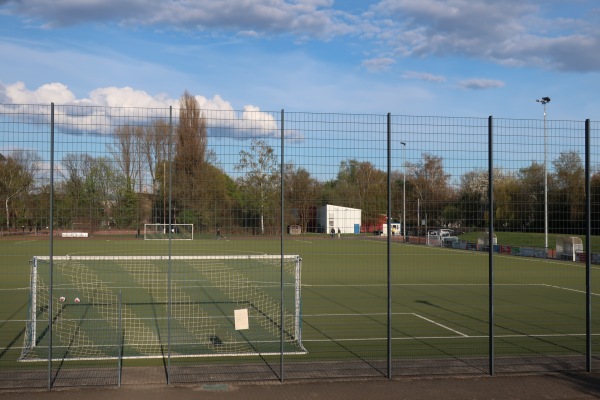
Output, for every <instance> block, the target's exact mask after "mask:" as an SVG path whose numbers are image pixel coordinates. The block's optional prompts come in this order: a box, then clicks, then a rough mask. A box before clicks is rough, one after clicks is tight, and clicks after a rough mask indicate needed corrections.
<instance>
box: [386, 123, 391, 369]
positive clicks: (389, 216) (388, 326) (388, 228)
mask: <svg viewBox="0 0 600 400" xmlns="http://www.w3.org/2000/svg"><path fill="white" fill-rule="evenodd" d="M391 176H392V116H391V114H390V113H388V115H387V298H388V302H387V370H388V379H392V251H391V250H392V178H391Z"/></svg>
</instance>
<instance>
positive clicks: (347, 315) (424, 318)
mask: <svg viewBox="0 0 600 400" xmlns="http://www.w3.org/2000/svg"><path fill="white" fill-rule="evenodd" d="M382 315H387V313H369V314H309V315H303V317H334V316H336V317H337V316H340V317H368V316H382ZM392 315H412V316H415V317H417V318H420V319H422V320H424V321H427V322H429V323H431V324H434V325H437V326H439V327H441V328H444V329H446V330H449V331H450V332H454V333H456V334H458V335H460V336H463V337H469V335H466V334H464V333H462V332H460V331H457V330H455V329H452V328H450V327H448V326H446V325H444V324H440V323H439V322H435V321H434V320H432V319H429V318H426V317H424V316H422V315H419V314H417V313H392Z"/></svg>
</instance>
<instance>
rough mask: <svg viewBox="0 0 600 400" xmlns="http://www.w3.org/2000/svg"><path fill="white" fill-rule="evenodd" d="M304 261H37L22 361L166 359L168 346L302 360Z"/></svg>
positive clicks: (185, 351)
mask: <svg viewBox="0 0 600 400" xmlns="http://www.w3.org/2000/svg"><path fill="white" fill-rule="evenodd" d="M301 265H302V261H301V258H300V257H299V256H297V255H284V256H281V255H225V256H171V257H168V256H60V257H58V256H57V257H53V258H52V259H50V258H49V257H34V258H33V259H32V260H31V278H30V296H29V310H28V314H27V321H26V328H25V335H24V342H23V350H22V353H21V357H20V359H19V360H20V361H42V360H48V358H49V357H52V359H61V360H90V359H97V360H102V359H112V358H117V357H122V358H162V357H164V356H165V349H166V348H167V343H168V349H169V351H170V356H171V357H216V356H248V355H277V354H281V351H282V349H283V352H284V353H285V354H304V353H306V350H305V349H304V347H303V345H302V325H301V322H300V321H301V311H300V305H301V290H300V276H301ZM282 267H283V268H282ZM50 274H52V277H53V279H52V290H50V289H51V288H50V282H51V280H50ZM282 276H283V286H282V285H281V279H282ZM282 293H283V297H282ZM50 319H51V321H50ZM50 332H52V335H49V333H50ZM50 336H51V337H52V346H51V349H50V348H49V347H50ZM282 344H283V346H282ZM50 354H52V355H51V356H50Z"/></svg>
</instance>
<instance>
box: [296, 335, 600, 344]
mask: <svg viewBox="0 0 600 400" xmlns="http://www.w3.org/2000/svg"><path fill="white" fill-rule="evenodd" d="M571 336H572V337H584V336H586V334H585V333H555V334H540V335H533V334H532V335H494V338H496V339H498V338H524V337H529V338H537V337H540V338H541V337H545V338H553V337H571ZM592 336H600V333H593V334H592ZM487 338H488V336H487V335H477V336H415V337H394V338H392V340H446V339H487ZM383 340H387V337H372V338H346V339H335V338H334V339H306V338H302V343H307V342H315V343H316V342H365V341H383Z"/></svg>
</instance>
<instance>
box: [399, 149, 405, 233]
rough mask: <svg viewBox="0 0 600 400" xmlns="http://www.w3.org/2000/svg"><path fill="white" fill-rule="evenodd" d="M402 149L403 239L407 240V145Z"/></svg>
mask: <svg viewBox="0 0 600 400" xmlns="http://www.w3.org/2000/svg"><path fill="white" fill-rule="evenodd" d="M400 144H401V145H402V146H403V147H402V238H403V240H406V143H405V142H400Z"/></svg>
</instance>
